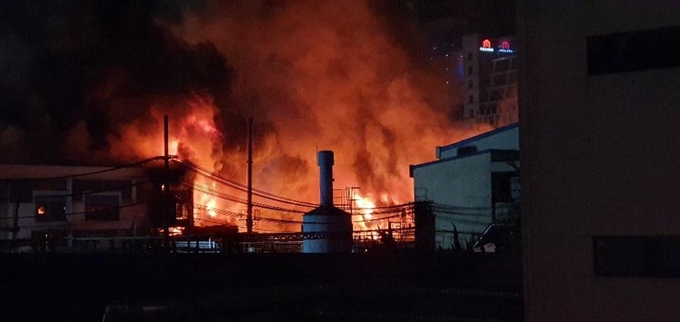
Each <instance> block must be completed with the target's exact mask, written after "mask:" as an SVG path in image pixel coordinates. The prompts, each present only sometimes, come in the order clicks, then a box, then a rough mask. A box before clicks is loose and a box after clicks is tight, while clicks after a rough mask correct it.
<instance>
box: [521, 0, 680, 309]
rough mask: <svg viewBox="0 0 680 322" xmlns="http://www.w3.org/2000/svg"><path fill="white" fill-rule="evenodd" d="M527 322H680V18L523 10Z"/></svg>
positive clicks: (620, 6)
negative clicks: (679, 214) (679, 156)
mask: <svg viewBox="0 0 680 322" xmlns="http://www.w3.org/2000/svg"><path fill="white" fill-rule="evenodd" d="M518 30H519V34H518V39H519V40H520V49H519V50H520V51H519V58H520V67H519V71H520V87H519V89H520V91H519V97H520V119H521V122H520V133H521V147H522V155H521V158H522V160H521V161H522V166H523V168H522V189H523V196H522V199H523V200H522V216H523V218H522V224H523V228H522V233H523V238H524V244H523V246H524V247H523V254H524V264H525V265H524V276H525V277H524V280H525V283H524V285H525V287H524V294H525V315H526V318H525V320H526V321H677V320H678V318H679V317H680V306H678V305H677V296H678V294H679V293H680V216H678V214H677V209H680V198H678V197H677V195H678V193H677V191H678V189H677V183H678V182H680V162H678V157H677V156H678V155H680V145H678V142H677V141H678V138H680V127H678V120H680V103H679V102H680V91H678V88H680V54H678V53H680V42H679V40H680V5H679V4H678V3H677V2H673V1H631V0H616V1H614V0H603V1H582V2H565V1H545V0H521V1H518Z"/></svg>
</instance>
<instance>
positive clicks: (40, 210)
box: [36, 206, 45, 215]
mask: <svg viewBox="0 0 680 322" xmlns="http://www.w3.org/2000/svg"><path fill="white" fill-rule="evenodd" d="M36 212H37V213H38V215H44V214H45V207H44V206H40V207H38V210H37V211H36Z"/></svg>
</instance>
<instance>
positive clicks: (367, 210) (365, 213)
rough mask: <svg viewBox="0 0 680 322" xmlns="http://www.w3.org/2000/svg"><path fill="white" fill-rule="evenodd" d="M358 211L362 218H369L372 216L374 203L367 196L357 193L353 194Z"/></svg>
mask: <svg viewBox="0 0 680 322" xmlns="http://www.w3.org/2000/svg"><path fill="white" fill-rule="evenodd" d="M354 198H355V202H356V205H357V207H358V208H359V212H360V213H361V214H362V215H361V216H362V217H363V219H364V220H371V218H373V215H372V214H373V210H374V209H375V203H374V202H373V201H371V199H369V198H363V197H361V196H360V195H359V194H356V195H355V196H354Z"/></svg>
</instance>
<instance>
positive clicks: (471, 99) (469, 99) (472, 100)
mask: <svg viewBox="0 0 680 322" xmlns="http://www.w3.org/2000/svg"><path fill="white" fill-rule="evenodd" d="M474 102H475V96H474V95H470V97H469V98H468V103H474Z"/></svg>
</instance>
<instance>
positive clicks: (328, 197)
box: [316, 151, 333, 207]
mask: <svg viewBox="0 0 680 322" xmlns="http://www.w3.org/2000/svg"><path fill="white" fill-rule="evenodd" d="M316 160H317V165H318V166H319V176H320V181H319V187H320V188H321V205H322V206H328V207H332V206H333V151H319V153H317V158H316Z"/></svg>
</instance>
